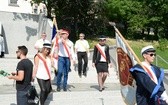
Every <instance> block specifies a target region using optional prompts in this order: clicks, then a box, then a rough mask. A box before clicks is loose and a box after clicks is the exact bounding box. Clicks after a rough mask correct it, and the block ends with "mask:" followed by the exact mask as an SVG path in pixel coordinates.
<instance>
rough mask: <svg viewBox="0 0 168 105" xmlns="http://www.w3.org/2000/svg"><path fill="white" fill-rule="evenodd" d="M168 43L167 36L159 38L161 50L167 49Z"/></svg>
mask: <svg viewBox="0 0 168 105" xmlns="http://www.w3.org/2000/svg"><path fill="white" fill-rule="evenodd" d="M167 45H168V40H167V39H165V38H162V39H160V40H159V49H160V50H165V49H167Z"/></svg>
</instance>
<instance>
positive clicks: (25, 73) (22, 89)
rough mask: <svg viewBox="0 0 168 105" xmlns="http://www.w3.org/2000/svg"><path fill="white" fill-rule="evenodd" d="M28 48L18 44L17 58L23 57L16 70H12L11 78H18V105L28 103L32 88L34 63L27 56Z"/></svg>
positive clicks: (26, 104)
mask: <svg viewBox="0 0 168 105" xmlns="http://www.w3.org/2000/svg"><path fill="white" fill-rule="evenodd" d="M27 53H28V49H27V48H26V46H18V50H17V51H16V54H17V58H18V59H21V60H20V61H19V63H18V64H17V67H16V72H12V73H11V74H12V75H10V76H8V78H9V79H13V80H16V90H17V93H16V97H17V105H28V98H27V96H26V94H27V91H28V90H29V89H30V88H31V81H32V72H33V63H32V62H31V61H30V60H29V59H28V58H27V57H26V55H27Z"/></svg>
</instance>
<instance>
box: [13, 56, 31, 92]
mask: <svg viewBox="0 0 168 105" xmlns="http://www.w3.org/2000/svg"><path fill="white" fill-rule="evenodd" d="M16 71H17V73H18V72H19V71H24V79H23V80H22V81H16V90H20V91H24V90H25V91H26V90H27V87H28V85H30V84H31V83H30V82H31V80H32V72H33V63H32V62H31V61H30V60H29V59H23V60H21V61H20V62H19V63H18V64H17V67H16Z"/></svg>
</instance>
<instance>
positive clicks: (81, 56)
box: [77, 52, 88, 75]
mask: <svg viewBox="0 0 168 105" xmlns="http://www.w3.org/2000/svg"><path fill="white" fill-rule="evenodd" d="M77 57H78V74H79V75H81V73H83V74H85V73H86V68H87V65H88V56H87V53H86V52H78V53H77ZM82 60H83V61H84V64H82ZM82 65H83V67H82ZM82 68H83V69H82Z"/></svg>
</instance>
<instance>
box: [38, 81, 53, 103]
mask: <svg viewBox="0 0 168 105" xmlns="http://www.w3.org/2000/svg"><path fill="white" fill-rule="evenodd" d="M37 82H38V84H39V86H40V89H41V92H40V105H44V103H45V100H46V99H47V97H48V94H49V93H50V91H51V82H50V80H43V79H37Z"/></svg>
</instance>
